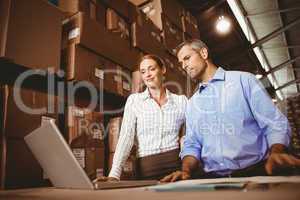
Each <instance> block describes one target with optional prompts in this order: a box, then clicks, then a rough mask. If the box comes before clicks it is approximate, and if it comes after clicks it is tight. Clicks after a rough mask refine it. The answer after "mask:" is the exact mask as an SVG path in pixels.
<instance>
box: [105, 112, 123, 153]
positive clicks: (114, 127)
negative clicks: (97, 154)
mask: <svg viewBox="0 0 300 200" xmlns="http://www.w3.org/2000/svg"><path fill="white" fill-rule="evenodd" d="M121 125H122V117H114V118H111V119H110V120H109V123H108V125H107V127H108V147H109V152H111V153H113V152H115V151H116V146H117V143H118V140H119V134H120V130H121Z"/></svg>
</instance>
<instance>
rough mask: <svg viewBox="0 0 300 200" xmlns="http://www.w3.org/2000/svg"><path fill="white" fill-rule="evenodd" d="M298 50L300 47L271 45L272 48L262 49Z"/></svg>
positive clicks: (264, 47) (264, 48) (265, 48)
mask: <svg viewBox="0 0 300 200" xmlns="http://www.w3.org/2000/svg"><path fill="white" fill-rule="evenodd" d="M285 48H288V49H297V48H300V45H270V46H263V47H262V49H263V50H267V49H285Z"/></svg>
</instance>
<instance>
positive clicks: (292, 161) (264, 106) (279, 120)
mask: <svg viewBox="0 0 300 200" xmlns="http://www.w3.org/2000/svg"><path fill="white" fill-rule="evenodd" d="M248 78H249V79H248V81H249V82H248V84H245V85H248V87H249V90H247V91H246V94H247V96H248V99H249V102H250V108H251V110H252V113H253V115H254V117H255V119H256V122H257V123H258V125H259V126H260V128H261V129H262V130H263V134H264V136H265V137H266V139H267V142H268V146H269V148H268V153H269V155H268V158H267V161H266V164H265V170H266V172H267V174H269V175H271V174H273V172H274V169H275V168H290V167H300V159H297V158H296V157H294V156H293V155H289V154H288V152H287V150H286V149H287V148H286V147H287V146H288V145H289V140H290V136H291V133H290V132H291V130H290V126H289V123H288V120H287V118H286V117H285V116H284V115H283V114H282V113H281V112H280V111H279V109H278V108H277V107H276V106H275V105H274V104H273V102H272V100H271V99H270V97H269V96H268V95H267V93H266V91H265V90H264V88H263V87H262V85H261V84H260V82H259V81H258V80H257V79H256V78H255V77H254V76H249V77H248Z"/></svg>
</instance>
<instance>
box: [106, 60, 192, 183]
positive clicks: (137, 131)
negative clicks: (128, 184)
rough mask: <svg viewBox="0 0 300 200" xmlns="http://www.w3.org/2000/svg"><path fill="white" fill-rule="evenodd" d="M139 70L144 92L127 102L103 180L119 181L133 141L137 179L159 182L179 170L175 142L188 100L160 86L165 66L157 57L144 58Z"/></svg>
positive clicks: (176, 144) (131, 97) (131, 96)
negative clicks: (117, 138) (112, 155)
mask: <svg viewBox="0 0 300 200" xmlns="http://www.w3.org/2000/svg"><path fill="white" fill-rule="evenodd" d="M139 70H140V73H141V76H142V80H143V82H144V83H145V86H146V89H145V91H144V92H142V93H136V94H131V95H130V96H129V97H128V99H127V102H126V105H125V109H124V116H123V122H122V126H121V130H120V137H119V140H118V144H117V147H116V151H115V155H114V158H113V164H112V169H111V171H110V173H109V176H108V177H105V180H119V179H120V175H121V172H122V166H123V164H124V162H125V161H126V160H127V158H128V156H129V154H130V151H131V148H132V146H133V143H134V141H135V140H136V141H137V157H138V165H139V170H138V176H139V178H140V179H160V178H162V177H164V176H165V175H167V174H168V173H170V172H172V171H174V170H176V169H179V168H180V159H179V142H178V140H179V130H180V128H181V126H182V124H183V123H184V121H185V117H184V112H185V107H186V101H187V98H186V97H185V96H184V95H175V94H173V93H171V92H169V91H168V90H167V89H166V88H165V87H164V86H163V79H164V74H165V73H166V67H165V66H164V64H163V61H162V59H160V58H159V57H157V56H155V55H145V56H144V57H142V58H141V60H140V62H139Z"/></svg>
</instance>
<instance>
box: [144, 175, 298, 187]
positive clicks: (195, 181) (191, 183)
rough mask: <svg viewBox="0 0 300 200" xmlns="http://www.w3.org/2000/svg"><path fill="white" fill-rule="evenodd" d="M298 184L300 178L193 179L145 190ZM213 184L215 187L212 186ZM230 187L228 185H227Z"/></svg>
mask: <svg viewBox="0 0 300 200" xmlns="http://www.w3.org/2000/svg"><path fill="white" fill-rule="evenodd" d="M248 182H253V183H300V176H254V177H242V178H216V179H193V180H185V181H178V182H174V183H168V184H162V185H157V186H152V187H147V188H146V189H150V190H152V189H153V190H157V189H159V188H177V189H180V188H188V187H190V188H195V187H200V186H199V185H201V184H206V185H208V186H211V187H213V186H215V185H216V186H217V184H222V183H228V184H232V183H248ZM214 184H215V185H214ZM229 186H230V185H229Z"/></svg>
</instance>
